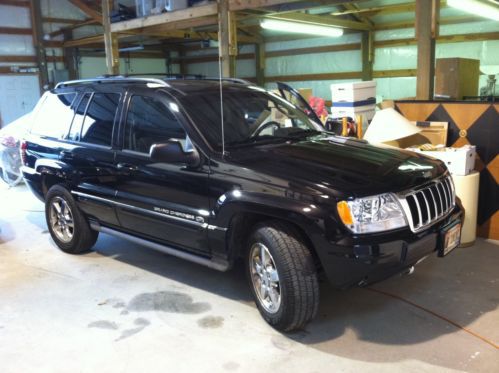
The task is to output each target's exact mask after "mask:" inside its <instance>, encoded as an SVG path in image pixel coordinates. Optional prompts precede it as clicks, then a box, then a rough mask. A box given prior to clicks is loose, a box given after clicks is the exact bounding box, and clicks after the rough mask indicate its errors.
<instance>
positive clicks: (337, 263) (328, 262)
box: [320, 206, 462, 288]
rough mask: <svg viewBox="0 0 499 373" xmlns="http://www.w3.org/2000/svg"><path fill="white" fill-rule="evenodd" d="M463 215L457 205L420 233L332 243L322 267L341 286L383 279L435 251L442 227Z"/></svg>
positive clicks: (364, 283) (405, 230) (386, 235)
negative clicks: (442, 218) (439, 220)
mask: <svg viewBox="0 0 499 373" xmlns="http://www.w3.org/2000/svg"><path fill="white" fill-rule="evenodd" d="M461 216H462V210H461V208H460V207H459V206H456V207H455V208H454V210H453V211H452V213H451V214H450V215H449V216H448V217H447V218H446V219H444V220H442V221H441V222H439V223H438V224H435V225H434V226H432V227H430V228H428V229H427V230H425V231H423V232H419V233H417V234H415V233H413V232H411V231H410V230H409V229H404V230H399V231H395V232H391V233H388V234H386V233H385V234H376V235H369V236H357V237H355V236H349V237H345V238H342V239H341V240H339V241H336V242H334V243H331V242H330V243H329V245H328V247H327V248H326V253H324V251H322V255H320V256H321V258H320V259H321V262H322V266H323V268H324V271H325V273H326V275H327V277H328V279H329V281H330V282H331V283H332V284H333V285H334V286H336V287H339V288H347V287H351V286H355V285H367V284H370V283H374V282H377V281H381V280H384V279H386V278H388V277H391V276H393V275H395V274H397V273H400V272H403V271H405V270H406V269H407V268H409V267H411V266H413V265H415V264H416V263H417V262H418V261H420V260H421V259H423V258H424V257H426V256H428V255H430V254H432V253H434V252H435V251H436V250H437V248H438V245H439V239H440V238H439V237H440V231H441V230H442V228H443V227H445V226H447V225H448V224H451V223H452V222H454V221H456V220H458V219H460V218H461ZM323 249H324V247H323Z"/></svg>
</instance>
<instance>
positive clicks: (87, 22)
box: [49, 18, 99, 38]
mask: <svg viewBox="0 0 499 373" xmlns="http://www.w3.org/2000/svg"><path fill="white" fill-rule="evenodd" d="M98 23H99V22H98V21H96V20H95V19H93V18H88V19H86V20H84V21H80V22H79V23H75V24H72V25H71V26H66V27H61V28H60V29H59V30H56V31H52V32H51V33H49V36H50V37H51V38H53V37H56V36H59V35H64V33H65V32H67V31H72V30H74V29H75V28H78V27H82V26H88V25H93V24H98Z"/></svg>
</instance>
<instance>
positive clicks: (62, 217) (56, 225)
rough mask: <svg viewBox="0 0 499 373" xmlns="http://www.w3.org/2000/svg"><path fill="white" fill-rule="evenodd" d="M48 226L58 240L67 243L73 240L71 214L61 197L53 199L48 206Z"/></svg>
mask: <svg viewBox="0 0 499 373" xmlns="http://www.w3.org/2000/svg"><path fill="white" fill-rule="evenodd" d="M50 225H51V227H52V231H53V232H54V234H55V236H56V237H57V239H58V240H60V241H61V242H64V243H68V242H70V241H71V240H72V239H73V234H74V221H73V213H72V212H71V208H70V207H69V205H68V203H67V202H66V200H64V198H62V197H54V198H53V199H52V202H51V204H50Z"/></svg>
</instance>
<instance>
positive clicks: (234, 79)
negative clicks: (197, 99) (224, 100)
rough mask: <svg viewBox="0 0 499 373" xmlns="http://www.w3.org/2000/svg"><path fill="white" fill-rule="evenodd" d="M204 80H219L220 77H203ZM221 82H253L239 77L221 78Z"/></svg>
mask: <svg viewBox="0 0 499 373" xmlns="http://www.w3.org/2000/svg"><path fill="white" fill-rule="evenodd" d="M204 80H216V81H219V80H220V78H204ZM222 82H229V83H238V84H253V83H251V82H250V81H248V80H244V79H240V78H222Z"/></svg>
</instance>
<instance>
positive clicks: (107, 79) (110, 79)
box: [55, 75, 169, 89]
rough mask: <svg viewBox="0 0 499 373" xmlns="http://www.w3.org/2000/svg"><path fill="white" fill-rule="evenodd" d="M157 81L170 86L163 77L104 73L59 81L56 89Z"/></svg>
mask: <svg viewBox="0 0 499 373" xmlns="http://www.w3.org/2000/svg"><path fill="white" fill-rule="evenodd" d="M123 82H129V83H155V84H161V85H162V86H164V87H168V86H169V84H168V83H167V82H165V81H164V80H162V79H155V78H128V77H126V76H123V75H103V76H99V77H97V78H92V79H79V80H69V81H67V82H60V83H57V85H56V86H55V89H57V88H63V87H69V86H71V85H75V84H91V83H106V84H107V83H123Z"/></svg>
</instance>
